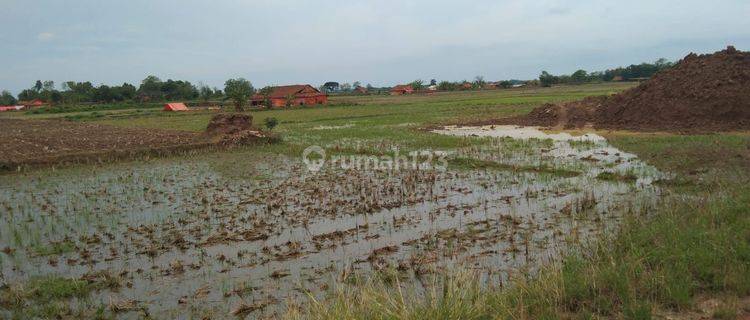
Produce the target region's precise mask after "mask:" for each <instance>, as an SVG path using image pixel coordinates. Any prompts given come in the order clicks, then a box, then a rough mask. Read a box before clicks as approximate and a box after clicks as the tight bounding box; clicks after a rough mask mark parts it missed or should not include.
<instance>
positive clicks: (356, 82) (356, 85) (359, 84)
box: [352, 81, 362, 89]
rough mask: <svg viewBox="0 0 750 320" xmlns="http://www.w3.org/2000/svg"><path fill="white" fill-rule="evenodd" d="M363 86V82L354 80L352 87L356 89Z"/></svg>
mask: <svg viewBox="0 0 750 320" xmlns="http://www.w3.org/2000/svg"><path fill="white" fill-rule="evenodd" d="M361 86H362V82H359V81H354V83H352V88H355V89H356V88H359V87H361Z"/></svg>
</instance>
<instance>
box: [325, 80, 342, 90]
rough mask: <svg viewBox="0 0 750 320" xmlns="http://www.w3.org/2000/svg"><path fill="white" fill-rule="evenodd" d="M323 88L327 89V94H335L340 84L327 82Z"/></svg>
mask: <svg viewBox="0 0 750 320" xmlns="http://www.w3.org/2000/svg"><path fill="white" fill-rule="evenodd" d="M323 87H325V88H326V91H327V92H334V91H336V90H338V89H339V83H338V82H335V81H329V82H326V83H325V84H324V85H323Z"/></svg>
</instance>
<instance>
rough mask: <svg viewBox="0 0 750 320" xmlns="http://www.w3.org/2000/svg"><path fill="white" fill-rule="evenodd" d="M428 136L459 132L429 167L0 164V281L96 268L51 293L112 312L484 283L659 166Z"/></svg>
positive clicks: (180, 314)
mask: <svg viewBox="0 0 750 320" xmlns="http://www.w3.org/2000/svg"><path fill="white" fill-rule="evenodd" d="M509 132H510V133H509ZM435 134H448V135H458V136H476V138H474V139H475V140H477V143H471V144H468V145H467V146H466V147H463V148H459V149H456V150H446V151H447V152H448V153H449V158H450V161H449V166H448V168H447V170H401V171H356V170H342V169H335V168H326V169H324V170H322V171H320V172H315V173H314V172H309V171H308V170H307V168H306V167H305V165H304V164H303V163H302V161H301V160H300V159H298V158H291V157H285V156H277V155H269V154H259V153H257V152H253V151H252V150H251V149H249V150H246V151H237V152H230V153H227V154H218V155H217V154H214V155H206V156H197V157H192V158H189V159H180V160H175V159H163V160H157V161H151V162H148V163H142V164H132V163H131V164H120V165H109V166H104V167H97V168H71V169H65V170H57V171H40V172H33V173H29V174H23V175H6V176H0V211H2V215H1V216H0V244H1V246H0V247H1V248H0V249H2V253H0V270H1V271H2V274H0V281H2V283H6V284H7V285H8V286H10V287H12V286H14V285H18V284H23V283H25V282H28V281H30V280H31V279H35V278H38V277H44V276H51V275H55V276H60V277H64V278H76V279H84V280H86V281H91V282H96V281H102V282H107V283H109V284H111V285H108V286H102V287H101V288H100V289H99V290H97V291H95V292H94V293H92V294H91V295H90V296H88V297H85V298H72V299H71V300H70V301H69V303H70V304H71V305H75V306H81V307H92V308H96V306H99V305H105V306H109V307H110V309H111V310H113V311H116V312H118V314H117V315H118V316H119V317H121V318H138V317H140V316H143V315H144V314H149V315H152V316H156V317H158V318H188V317H190V316H196V317H201V316H209V317H212V318H231V317H235V316H237V315H240V316H248V317H252V318H254V317H273V316H274V315H275V314H277V313H279V312H283V310H284V305H285V303H286V302H287V301H289V300H290V299H295V300H298V301H299V300H302V301H304V299H306V296H307V294H313V295H316V296H324V295H325V293H326V292H327V291H328V290H330V289H331V288H333V287H334V286H336V285H337V283H341V282H347V281H351V280H352V279H356V278H358V277H366V276H369V275H373V274H376V273H377V274H388V275H393V276H394V277H398V278H399V279H401V281H403V283H405V284H419V283H421V281H422V280H423V279H425V278H426V277H429V276H430V275H433V274H437V273H439V272H440V271H443V270H446V269H449V268H453V267H461V268H468V269H470V270H475V271H476V272H478V273H480V274H481V275H482V276H484V277H486V278H487V279H491V280H492V283H494V284H495V285H501V284H503V283H507V281H508V279H509V277H513V274H517V273H519V272H533V271H534V270H535V269H536V268H537V267H538V266H540V265H541V264H543V263H544V262H545V261H550V260H552V259H555V257H557V256H558V255H559V253H560V251H561V250H564V249H566V248H568V247H569V246H570V245H575V244H579V243H585V242H586V241H588V240H589V239H593V238H599V237H600V236H602V235H607V234H611V233H612V232H614V231H616V228H617V226H618V222H619V221H621V220H622V219H623V217H624V216H625V215H627V214H633V213H634V214H639V213H640V212H643V210H644V209H647V208H649V207H651V206H653V205H654V203H655V201H656V199H657V198H658V193H659V190H658V188H657V187H655V186H654V184H653V182H654V180H655V179H659V178H660V177H661V176H662V173H660V172H658V171H656V170H655V169H654V168H653V167H651V166H649V165H647V164H645V163H643V162H641V161H639V160H638V159H637V157H636V156H635V155H632V154H628V153H625V152H621V151H619V150H617V149H615V148H613V147H611V146H609V145H608V144H607V142H606V141H605V140H604V139H603V138H601V137H598V136H595V135H587V136H585V137H569V136H564V135H553V136H549V135H546V134H544V133H542V132H533V131H529V130H528V129H517V128H516V129H514V128H505V127H502V128H488V127H485V128H451V127H449V128H445V129H442V130H438V131H437V132H436V133H435ZM113 305H114V307H113ZM118 306H119V307H118ZM2 310H3V309H2V307H0V312H3V311H2ZM0 314H3V313H0ZM5 315H7V314H5Z"/></svg>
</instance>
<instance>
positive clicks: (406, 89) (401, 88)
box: [391, 84, 414, 96]
mask: <svg viewBox="0 0 750 320" xmlns="http://www.w3.org/2000/svg"><path fill="white" fill-rule="evenodd" d="M412 93H414V88H412V86H411V85H410V84H403V85H397V86H395V87H393V88H392V89H391V95H392V96H400V95H403V94H412Z"/></svg>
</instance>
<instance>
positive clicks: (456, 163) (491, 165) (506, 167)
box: [448, 158, 581, 178]
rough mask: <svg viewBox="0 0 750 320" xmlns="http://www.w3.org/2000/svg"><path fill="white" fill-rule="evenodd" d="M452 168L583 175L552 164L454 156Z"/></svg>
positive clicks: (571, 175) (449, 161) (449, 162)
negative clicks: (500, 161) (544, 164)
mask: <svg viewBox="0 0 750 320" xmlns="http://www.w3.org/2000/svg"><path fill="white" fill-rule="evenodd" d="M448 165H449V166H450V168H459V169H470V170H476V169H485V170H498V171H512V172H533V173H542V174H550V175H553V176H556V177H565V178H570V177H577V176H579V175H581V173H580V172H578V171H573V170H568V169H563V168H557V167H551V166H528V165H523V166H522V165H512V164H506V163H499V162H496V161H487V160H479V159H473V158H453V159H449V160H448Z"/></svg>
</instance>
